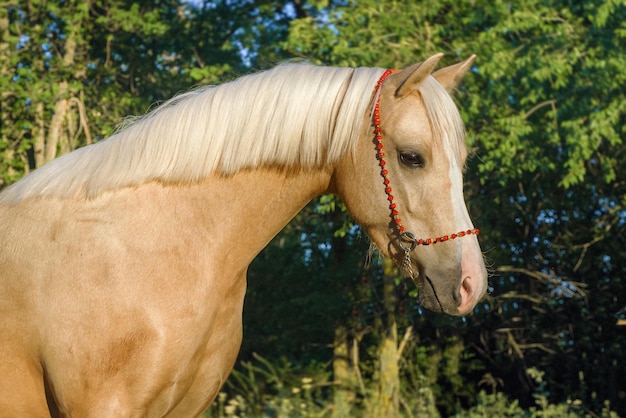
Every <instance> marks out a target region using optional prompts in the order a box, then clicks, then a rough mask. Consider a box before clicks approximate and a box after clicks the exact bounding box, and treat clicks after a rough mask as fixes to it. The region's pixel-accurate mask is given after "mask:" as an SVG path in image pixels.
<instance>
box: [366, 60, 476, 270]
mask: <svg viewBox="0 0 626 418" xmlns="http://www.w3.org/2000/svg"><path fill="white" fill-rule="evenodd" d="M394 72H396V70H386V71H385V72H384V73H383V75H382V76H381V77H380V79H379V80H378V84H377V85H376V90H375V91H374V96H375V99H376V102H375V104H374V134H375V143H376V152H377V154H376V156H377V158H378V164H379V165H380V174H381V176H382V177H383V183H384V185H385V194H387V200H388V201H389V209H391V218H392V219H393V222H394V223H395V224H396V228H397V229H398V232H399V234H400V241H399V245H400V248H402V250H404V253H405V257H407V258H408V254H409V252H411V251H413V250H414V249H415V248H416V247H417V246H418V245H431V244H437V243H438V242H445V241H449V240H453V239H456V238H461V237H464V236H467V235H478V234H479V233H480V230H479V229H478V228H474V229H468V230H467V231H460V232H457V233H456V234H450V235H443V236H441V237H435V238H419V239H418V238H417V237H416V236H415V234H413V233H412V232H408V231H406V230H405V229H404V226H403V225H402V221H401V220H400V218H399V217H398V210H397V205H396V203H395V202H394V197H393V194H391V193H392V189H391V185H390V181H389V171H388V170H387V169H386V168H385V166H386V165H387V161H385V153H384V151H383V136H382V129H381V127H380V94H379V92H380V88H381V86H382V85H383V82H384V81H385V79H386V78H387V77H388V76H389V75H390V74H393V73H394ZM407 261H408V260H407ZM408 267H409V270H410V263H409V266H408Z"/></svg>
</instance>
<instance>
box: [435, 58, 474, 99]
mask: <svg viewBox="0 0 626 418" xmlns="http://www.w3.org/2000/svg"><path fill="white" fill-rule="evenodd" d="M474 58H476V55H472V56H471V57H469V58H468V59H466V60H465V61H463V62H459V63H458V64H454V65H450V66H449V67H445V68H442V69H440V70H437V71H435V72H434V73H433V77H435V79H436V80H437V81H438V82H439V84H441V85H442V86H443V87H444V88H445V89H446V90H447V91H448V93H452V91H453V90H454V89H455V88H457V87H458V85H459V84H460V83H461V79H462V78H463V77H464V76H465V74H466V73H467V71H468V70H469V69H470V68H471V67H472V63H473V62H474Z"/></svg>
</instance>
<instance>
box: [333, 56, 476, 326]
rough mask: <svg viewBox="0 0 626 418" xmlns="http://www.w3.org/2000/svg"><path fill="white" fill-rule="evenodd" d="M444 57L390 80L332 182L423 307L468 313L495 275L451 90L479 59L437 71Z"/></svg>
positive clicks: (376, 96)
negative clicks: (468, 195)
mask: <svg viewBox="0 0 626 418" xmlns="http://www.w3.org/2000/svg"><path fill="white" fill-rule="evenodd" d="M440 58H441V54H439V55H435V56H433V57H431V58H429V59H427V60H426V61H424V62H423V63H419V64H416V65H413V66H411V67H409V68H407V69H405V70H402V71H395V72H394V71H389V70H388V71H387V72H385V73H384V74H383V75H382V76H381V78H380V80H379V83H378V86H377V87H376V91H375V94H374V99H373V107H372V113H371V115H366V117H365V123H364V128H363V131H362V134H361V137H360V139H359V143H358V144H357V146H356V147H355V150H354V154H352V155H350V156H346V157H345V158H343V159H342V160H340V162H339V163H338V165H337V167H336V169H335V172H334V175H333V184H334V187H335V190H336V191H337V193H338V194H339V195H340V196H341V198H342V199H343V201H344V202H345V204H346V206H347V207H348V209H349V211H350V212H351V214H352V215H353V216H354V217H355V219H356V220H357V221H358V222H359V223H360V224H361V225H362V226H363V227H364V228H365V229H366V230H367V232H368V234H369V236H370V238H371V239H372V241H373V242H374V244H375V245H376V246H377V247H378V248H379V250H380V251H381V252H382V253H383V254H385V255H387V256H389V257H391V258H393V259H394V260H395V261H396V262H397V263H398V264H399V265H401V266H403V268H404V270H405V272H406V273H407V274H408V275H409V276H410V277H411V278H412V279H413V280H414V281H415V282H416V283H417V285H418V286H419V289H420V296H419V298H420V301H421V303H422V305H423V306H424V307H426V308H427V309H430V310H434V311H439V312H445V313H448V314H453V315H463V314H466V313H468V312H470V311H471V310H472V309H473V308H474V306H475V305H476V303H477V302H478V301H479V300H480V299H481V297H482V296H483V295H484V294H485V291H486V290H487V273H486V269H485V265H484V262H483V257H482V252H481V250H480V246H479V244H478V239H477V237H476V235H477V234H478V229H476V228H474V226H473V224H472V222H471V220H470V217H469V214H468V211H467V207H466V205H465V201H464V197H463V167H464V165H465V160H466V158H467V149H466V146H465V134H464V126H463V122H462V120H461V117H460V115H459V112H458V109H457V108H456V106H455V104H454V102H453V100H452V99H451V97H450V95H449V92H451V91H452V90H453V89H454V88H455V87H456V86H457V84H458V83H459V81H460V80H461V79H462V78H463V75H464V74H465V73H466V72H467V70H468V69H469V68H470V67H471V63H472V61H473V58H474V57H471V58H469V59H468V60H466V61H465V62H462V63H460V64H457V65H453V66H450V67H446V68H443V69H441V70H439V71H436V72H434V73H433V70H434V68H435V66H436V65H437V63H438V61H439V59H440Z"/></svg>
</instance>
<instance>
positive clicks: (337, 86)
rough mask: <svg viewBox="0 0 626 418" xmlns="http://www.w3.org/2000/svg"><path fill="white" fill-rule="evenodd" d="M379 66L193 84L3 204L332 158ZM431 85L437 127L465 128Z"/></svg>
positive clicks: (27, 181) (363, 110) (351, 139)
mask: <svg viewBox="0 0 626 418" xmlns="http://www.w3.org/2000/svg"><path fill="white" fill-rule="evenodd" d="M382 72H383V70H382V69H380V68H335V67H318V66H313V65H309V64H290V65H281V66H278V67H275V68H273V69H271V70H268V71H264V72H260V73H256V74H252V75H248V76H244V77H241V78H238V79H236V80H234V81H231V82H228V83H225V84H222V85H219V86H209V87H202V88H198V89H196V90H192V91H190V92H187V93H184V94H181V95H178V96H176V97H174V98H172V99H170V100H168V101H166V102H165V103H163V104H162V105H160V106H159V107H157V108H156V109H154V110H153V111H151V112H150V113H148V114H147V115H146V116H144V117H141V118H138V119H137V120H135V121H133V122H131V123H130V124H129V125H128V126H125V127H123V128H122V129H120V130H119V131H118V132H116V133H115V134H114V135H112V136H111V137H109V138H108V139H105V140H103V141H100V142H97V143H95V144H92V145H89V146H86V147H83V148H80V149H77V150H75V151H73V152H71V153H69V154H66V155H64V156H61V157H59V158H57V159H56V160H54V161H52V162H50V163H48V164H46V165H44V166H42V167H41V168H39V169H37V170H35V171H33V172H32V173H31V174H29V175H28V176H26V177H24V178H23V179H21V180H20V181H18V182H17V183H15V184H14V185H12V186H10V187H8V188H7V189H6V190H4V191H3V192H2V193H0V203H18V202H20V201H22V200H24V199H26V198H29V197H36V196H58V197H75V198H87V199H89V198H94V197H97V196H99V195H100V194H102V193H104V192H106V191H110V190H114V189H117V188H121V187H127V186H133V185H139V184H143V183H145V182H149V181H160V182H163V183H183V184H191V183H194V182H197V181H200V180H202V179H203V178H206V177H207V176H208V175H210V174H212V173H219V174H223V175H229V174H233V173H236V172H237V171H240V170H244V169H246V168H253V167H259V166H279V167H317V166H323V165H325V164H330V163H333V162H334V161H336V160H337V159H338V158H339V157H340V156H342V155H343V154H344V153H345V152H348V151H350V150H351V149H352V145H354V144H355V143H356V140H357V137H358V135H359V133H360V131H361V129H362V128H363V123H364V121H367V118H366V116H367V114H368V112H369V111H370V109H371V105H372V94H373V92H374V87H375V86H376V82H377V80H378V78H379V77H380V75H381V74H382ZM433 85H437V86H439V84H438V83H437V82H436V81H435V80H434V79H433V78H432V77H429V78H428V79H427V82H426V83H424V86H425V87H423V89H421V90H423V91H422V96H423V99H424V102H425V104H426V107H427V110H428V111H429V113H431V116H433V117H434V119H433V123H434V126H433V128H434V131H435V132H444V129H443V128H445V127H446V126H450V125H449V123H450V122H452V123H453V125H454V126H457V127H458V126H460V127H461V128H460V129H461V131H462V130H463V124H462V122H460V116H458V110H457V109H456V106H455V105H454V103H453V102H452V99H451V98H450V97H449V96H448V95H447V93H445V90H443V88H441V86H439V88H440V89H441V90H442V91H443V96H444V99H445V98H447V101H446V100H444V101H443V102H442V101H441V100H442V97H441V96H442V93H441V91H439V90H438V89H437V88H436V87H433ZM430 90H432V92H431V91H430ZM433 95H434V96H433ZM430 96H433V97H432V98H429V97H430ZM437 103H439V104H437ZM441 103H443V104H441ZM441 106H443V107H441ZM450 106H452V107H450ZM438 115H443V118H444V119H446V120H442V117H441V116H438ZM450 115H452V116H450ZM454 115H457V116H456V117H454ZM451 117H452V119H453V120H450V118H451ZM457 118H458V121H457V120H456V119H457ZM438 120H439V121H440V122H439V123H437V121H438ZM459 122H460V125H459ZM455 130H458V128H455ZM444 136H445V135H444ZM453 136H456V134H455V135H453ZM461 138H463V136H462V133H461ZM457 147H458V145H457Z"/></svg>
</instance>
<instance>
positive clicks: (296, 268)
mask: <svg viewBox="0 0 626 418" xmlns="http://www.w3.org/2000/svg"><path fill="white" fill-rule="evenodd" d="M625 42H626V1H625V0H597V1H595V0H593V1H592V0H583V1H577V2H574V1H567V0H549V1H543V0H542V1H540V0H529V1H525V2H511V1H501V0H495V1H487V0H462V1H452V0H436V1H435V0H425V1H420V2H412V1H405V2H402V1H394V0H360V1H358V2H348V1H332V2H331V1H318V0H316V1H294V2H277V1H268V0H262V1H248V0H241V1H239V0H235V1H231V0H229V1H221V0H220V1H209V0H203V1H194V2H184V1H179V0H165V1H159V2H146V1H126V0H95V1H92V2H84V1H78V0H69V1H56V0H53V1H30V2H22V1H17V0H5V7H2V8H0V95H1V100H0V187H2V186H4V185H6V184H9V183H11V182H13V181H15V180H16V179H18V178H19V177H21V176H22V175H23V174H25V173H27V172H28V171H29V170H32V169H33V168H36V167H37V166H39V165H40V163H42V162H43V158H42V155H43V153H44V152H45V151H46V149H51V151H52V154H53V155H59V154H62V153H64V152H68V151H70V150H71V149H74V148H76V147H78V146H82V145H84V144H85V143H86V142H88V141H89V137H88V135H87V134H88V133H90V135H91V140H93V141H95V140H98V139H101V138H103V137H105V136H107V135H109V134H110V133H111V132H112V131H113V130H114V129H115V127H116V126H117V125H118V124H119V123H120V122H121V121H122V120H123V119H124V117H126V116H127V115H129V114H142V113H144V112H145V110H146V109H148V108H149V107H150V106H152V105H153V104H154V103H158V102H159V101H162V100H164V99H166V98H169V97H171V96H172V95H173V94H175V93H177V92H179V91H184V90H187V89H189V88H191V87H193V86H195V85H199V84H211V83H219V82H222V81H225V80H228V79H231V78H234V77H235V76H237V75H240V74H243V73H245V72H248V71H250V70H257V69H262V68H266V67H269V66H273V65H275V64H277V63H279V62H280V61H282V60H285V59H289V58H298V59H306V60H309V61H311V62H314V63H320V64H332V65H350V66H379V67H393V68H402V67H404V66H406V65H409V64H412V63H414V62H416V61H419V60H421V59H423V58H425V57H426V56H428V55H430V54H433V53H436V52H440V51H442V52H444V53H445V54H446V56H445V58H444V60H443V61H444V65H445V64H447V63H454V62H458V61H459V60H460V59H462V58H465V57H467V56H469V55H470V54H473V53H476V54H477V55H478V58H477V60H476V64H475V67H474V68H473V69H472V71H471V73H470V74H469V75H468V76H467V77H466V79H465V81H464V84H463V86H462V87H460V88H459V90H458V91H457V92H456V93H455V95H454V97H455V99H456V100H457V101H458V103H459V108H460V110H461V112H462V116H463V118H464V120H465V122H466V128H467V133H468V143H469V145H470V148H471V151H472V153H473V155H474V158H472V159H471V160H470V161H469V162H468V170H467V173H466V181H467V185H466V191H467V198H468V202H469V206H470V210H471V212H472V214H473V219H474V220H475V224H476V225H477V226H478V227H480V228H481V235H480V239H481V242H482V245H483V248H484V249H485V250H486V255H487V257H488V259H489V261H490V264H491V265H493V269H492V270H493V274H492V277H491V281H490V285H491V287H492V289H493V294H492V295H491V296H490V297H488V298H487V299H486V300H485V301H484V303H481V304H480V305H479V306H478V308H477V309H476V311H475V314H474V315H473V316H470V317H468V318H465V319H458V318H445V317H442V316H440V315H434V314H430V313H426V312H424V311H423V310H422V309H421V308H420V307H419V305H418V304H417V303H416V302H415V299H414V298H415V296H416V294H417V292H418V289H417V288H416V287H415V286H413V285H412V284H410V283H407V282H405V281H402V280H400V279H399V278H394V284H395V286H394V287H393V292H392V297H391V298H386V296H385V292H384V290H383V289H384V284H385V283H386V282H385V278H384V274H383V263H382V262H381V260H380V259H379V258H376V257H371V255H369V256H364V254H368V253H367V249H368V246H369V242H368V240H367V238H366V237H364V236H363V233H362V231H361V230H360V229H359V228H358V227H356V226H354V224H353V223H352V221H351V220H350V219H349V217H348V216H347V214H346V212H345V207H343V205H342V204H341V203H340V202H339V201H338V200H337V199H336V197H333V196H324V197H322V198H321V199H320V200H318V201H316V202H314V203H313V204H312V205H310V206H308V207H307V208H306V209H305V210H304V211H303V212H302V213H301V214H300V215H299V216H298V217H296V219H295V220H294V221H293V222H292V223H291V224H290V225H289V226H288V227H287V228H286V229H285V230H284V231H283V233H281V234H280V235H279V236H278V237H277V238H276V239H275V240H274V241H272V243H270V245H269V246H268V248H267V250H266V251H265V252H263V253H262V254H261V255H260V256H259V257H258V258H257V259H256V260H255V261H254V263H253V264H252V266H251V268H250V274H249V278H250V282H249V292H248V295H247V300H246V305H245V306H246V308H245V311H244V322H245V324H244V328H245V331H244V335H245V337H244V343H243V349H242V359H243V360H244V361H247V362H246V363H245V365H243V366H240V368H239V369H238V372H236V373H235V374H234V375H233V380H232V382H229V386H228V389H229V391H230V392H229V394H230V395H232V397H231V398H224V396H225V395H223V396H222V397H221V398H220V401H219V402H218V404H217V405H218V406H219V408H221V409H219V411H218V410H216V409H215V408H214V409H212V412H211V414H213V415H211V416H224V415H225V414H228V413H229V412H228V411H231V412H232V411H236V412H232V413H231V414H230V416H233V414H235V413H236V414H237V415H238V416H244V415H245V414H247V415H245V416H263V414H266V415H267V416H270V415H272V414H273V416H276V415H281V414H282V415H283V416H294V415H289V414H296V415H295V416H297V414H300V416H325V415H324V414H326V415H328V414H329V413H330V412H329V411H331V410H337V411H339V410H344V411H356V410H360V409H363V408H364V405H366V404H367V403H368V402H372V400H371V399H369V397H370V396H371V395H372V394H373V393H375V384H374V382H375V381H376V373H377V367H378V364H377V353H378V346H379V345H380V344H381V341H382V335H384V333H386V332H387V331H388V330H387V328H386V327H387V324H390V323H392V322H393V321H390V320H389V318H390V317H393V318H392V319H394V320H395V321H396V323H397V324H398V328H399V329H400V330H404V329H407V327H409V326H412V327H413V328H412V330H413V331H412V332H411V333H409V343H408V344H407V346H406V348H405V351H404V355H403V356H402V358H401V359H400V360H399V363H400V370H401V381H402V384H401V398H402V405H403V406H402V408H403V411H404V412H403V413H405V414H406V415H407V416H411V414H412V416H436V414H437V413H441V414H443V415H451V414H453V413H458V414H459V415H458V416H524V417H530V416H533V417H534V416H537V417H539V416H557V415H558V414H561V415H558V416H594V414H595V415H596V416H602V417H611V416H614V415H611V414H612V412H610V410H611V408H609V406H608V405H607V404H605V399H609V400H610V401H611V403H610V406H611V407H612V408H613V409H615V410H616V411H619V412H620V413H621V414H622V415H624V414H626V400H625V399H626V398H625V397H624V393H626V381H625V380H624V376H622V374H623V373H621V371H622V370H625V369H626V362H625V361H626V360H625V359H624V356H623V352H624V347H626V334H625V333H624V330H623V327H622V326H619V325H617V321H618V320H619V319H624V317H625V316H626V283H624V281H623V280H622V278H623V277H624V273H626V253H625V250H624V249H625V248H626V239H625V237H626V182H625V181H624V178H626V177H625V176H626V172H625V171H626V145H625V144H624V138H625V134H626V123H625V121H626V117H625V115H626V106H625V105H624V103H626V97H625V95H626V71H624V70H623V69H624V68H626V52H625V50H624V48H623V45H625ZM64 103H66V104H68V105H69V106H68V110H67V114H66V115H65V116H64V117H63V120H61V121H60V124H59V126H61V129H60V132H62V133H63V135H61V136H60V138H61V141H59V142H54V141H52V140H51V139H52V136H53V135H52V134H53V133H54V132H53V129H52V128H51V127H52V126H53V120H54V118H55V116H58V115H60V114H61V113H60V110H61V109H62V108H63V107H62V105H63V104H64ZM79 105H80V106H82V107H83V108H84V110H85V118H86V125H82V124H81V120H82V119H81V118H82V117H83V116H81V115H80V106H79ZM59 106H61V107H59ZM57 122H59V121H57ZM85 126H87V128H85ZM416 187H418V185H417V186H416ZM387 283H388V282H387ZM409 296H410V297H409ZM390 301H392V302H393V303H390ZM338 326H341V327H345V328H346V329H348V333H349V334H350V338H351V340H350V341H351V342H354V341H356V345H357V346H358V355H359V356H360V364H359V367H360V371H361V373H362V378H363V387H364V388H365V389H359V391H358V394H357V395H358V396H356V397H355V400H354V401H353V402H352V403H349V404H346V405H343V406H342V405H336V404H335V405H333V404H332V402H334V401H332V400H331V397H330V396H329V393H330V392H332V391H331V390H330V385H331V381H330V378H329V377H328V373H327V371H326V370H327V368H325V367H322V366H321V364H325V363H326V362H328V361H332V354H331V353H332V350H331V346H332V344H333V338H334V335H335V334H334V329H335V328H336V327H338ZM255 351H256V352H259V353H261V354H262V356H263V357H259V358H257V357H255V356H253V354H252V353H253V352H255ZM263 358H267V359H268V360H262V359H263ZM285 359H286V360H285ZM250 361H254V363H249V362H250ZM311 361H314V363H315V364H316V367H318V366H319V370H318V369H316V370H318V372H319V373H320V374H319V375H317V374H315V373H311V372H309V371H307V372H306V373H305V372H302V374H300V370H301V369H303V366H302V364H309V363H310V362H311ZM534 368H536V369H537V370H541V371H542V372H543V373H544V374H539V373H536V374H534V375H533V374H532V373H533V372H532V370H534ZM529 371H530V374H529V373H528V372H529ZM287 376H289V377H287ZM305 377H307V378H309V377H311V378H314V383H313V387H314V388H315V389H310V390H309V392H307V391H306V390H305V389H304V387H303V383H302V381H301V379H302V378H305ZM481 387H487V388H489V389H490V390H491V392H492V393H487V392H485V391H483V392H479V390H480V389H481ZM294 388H299V389H300V392H297V393H294V392H293V389H294ZM498 390H500V391H501V392H498ZM309 395H310V396H309ZM233 399H235V400H237V402H238V405H237V406H235V405H234V403H229V402H231V401H232V400H233ZM368 399H369V400H368ZM346 402H347V401H346ZM301 405H305V408H304V407H303V408H301V407H300V406H301ZM433 405H435V406H436V408H435V407H434V406H433ZM291 407H293V408H296V409H290V410H288V409H287V408H291ZM227 408H228V409H227ZM333 408H334V409H333ZM220 411H221V412H220ZM294 411H295V412H294ZM437 411H439V412H437ZM461 411H463V412H461ZM347 413H349V412H347ZM216 414H217V415H216ZM220 414H221V415H220ZM254 414H256V415H254ZM307 414H309V415H307ZM316 414H317V415H316Z"/></svg>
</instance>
